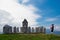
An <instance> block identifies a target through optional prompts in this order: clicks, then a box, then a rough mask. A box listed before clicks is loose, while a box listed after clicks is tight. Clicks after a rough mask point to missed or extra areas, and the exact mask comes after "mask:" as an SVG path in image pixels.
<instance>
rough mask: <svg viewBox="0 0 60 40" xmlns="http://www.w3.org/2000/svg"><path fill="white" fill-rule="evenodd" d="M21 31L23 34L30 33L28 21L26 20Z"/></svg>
mask: <svg viewBox="0 0 60 40" xmlns="http://www.w3.org/2000/svg"><path fill="white" fill-rule="evenodd" d="M21 31H22V33H28V21H27V20H26V19H24V21H23V22H22V27H21Z"/></svg>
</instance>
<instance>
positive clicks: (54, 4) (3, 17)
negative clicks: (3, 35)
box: [0, 0, 60, 31]
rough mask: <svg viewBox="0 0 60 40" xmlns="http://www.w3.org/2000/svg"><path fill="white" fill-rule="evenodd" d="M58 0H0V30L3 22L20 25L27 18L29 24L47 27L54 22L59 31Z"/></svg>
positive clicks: (59, 9) (59, 5)
mask: <svg viewBox="0 0 60 40" xmlns="http://www.w3.org/2000/svg"><path fill="white" fill-rule="evenodd" d="M59 18H60V0H0V30H1V31H2V28H3V26H4V25H5V24H8V25H11V26H17V27H21V26H22V21H23V20H24V19H27V21H28V22H29V26H31V27H37V26H44V27H46V28H47V29H49V28H50V27H51V24H55V30H57V31H60V21H59V20H60V19H59Z"/></svg>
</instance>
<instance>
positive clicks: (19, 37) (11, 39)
mask: <svg viewBox="0 0 60 40" xmlns="http://www.w3.org/2000/svg"><path fill="white" fill-rule="evenodd" d="M0 40H60V36H57V35H53V34H0Z"/></svg>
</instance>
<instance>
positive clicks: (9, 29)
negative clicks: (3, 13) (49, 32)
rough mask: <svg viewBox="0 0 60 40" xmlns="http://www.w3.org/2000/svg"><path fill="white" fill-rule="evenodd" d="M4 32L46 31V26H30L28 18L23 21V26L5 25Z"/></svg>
mask: <svg viewBox="0 0 60 40" xmlns="http://www.w3.org/2000/svg"><path fill="white" fill-rule="evenodd" d="M3 33H46V28H44V27H43V26H42V27H35V29H34V27H32V28H31V27H28V21H27V20H26V19H24V20H23V22H22V27H20V32H19V27H13V28H12V26H9V25H5V26H4V27H3Z"/></svg>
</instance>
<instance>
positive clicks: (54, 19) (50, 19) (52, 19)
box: [45, 18, 57, 22]
mask: <svg viewBox="0 0 60 40" xmlns="http://www.w3.org/2000/svg"><path fill="white" fill-rule="evenodd" d="M56 20H57V18H47V19H46V20H45V21H48V22H51V21H56Z"/></svg>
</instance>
